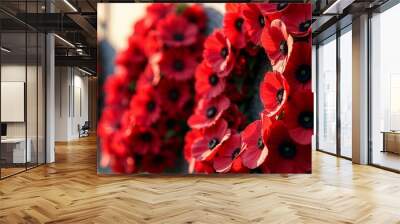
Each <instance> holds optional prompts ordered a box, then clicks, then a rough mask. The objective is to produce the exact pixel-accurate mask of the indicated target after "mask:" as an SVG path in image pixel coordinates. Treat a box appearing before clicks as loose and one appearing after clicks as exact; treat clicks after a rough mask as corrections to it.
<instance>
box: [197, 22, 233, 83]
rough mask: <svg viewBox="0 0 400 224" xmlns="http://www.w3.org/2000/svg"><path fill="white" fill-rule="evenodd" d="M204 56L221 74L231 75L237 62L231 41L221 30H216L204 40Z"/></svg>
mask: <svg viewBox="0 0 400 224" xmlns="http://www.w3.org/2000/svg"><path fill="white" fill-rule="evenodd" d="M203 58H204V60H205V61H206V62H207V64H208V65H209V66H210V67H211V68H212V69H213V70H214V71H215V72H217V73H218V75H219V76H221V77H225V76H227V75H229V73H230V72H231V71H232V69H233V66H234V64H235V55H234V53H233V51H232V48H231V43H230V41H229V40H228V39H227V38H226V37H225V36H224V34H223V32H222V31H221V30H217V31H214V33H212V34H211V35H210V36H208V38H207V39H206V41H205V42H204V51H203Z"/></svg>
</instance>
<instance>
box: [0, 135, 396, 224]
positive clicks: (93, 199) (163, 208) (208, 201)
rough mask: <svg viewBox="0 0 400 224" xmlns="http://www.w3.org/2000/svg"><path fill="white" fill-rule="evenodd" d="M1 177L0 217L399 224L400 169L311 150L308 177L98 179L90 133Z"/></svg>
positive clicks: (37, 220)
mask: <svg viewBox="0 0 400 224" xmlns="http://www.w3.org/2000/svg"><path fill="white" fill-rule="evenodd" d="M56 151H57V153H56V158H57V162H56V163H55V164H51V165H47V166H41V167H39V168H36V169H33V170H30V171H28V172H25V173H22V174H19V175H16V176H13V177H10V178H7V179H5V180H2V181H0V223H44V222H48V223H220V224H225V223H374V224H375V223H385V224H386V223H400V175H399V174H395V173H391V172H387V171H384V170H380V169H377V168H374V167H369V166H358V165H352V164H351V163H350V162H349V161H347V160H343V159H337V158H336V157H332V156H330V155H326V154H323V153H317V152H316V153H314V155H313V160H314V161H313V174H312V175H290V176H288V177H285V176H279V175H267V176H240V177H238V176H235V177H232V176H231V177H223V178H216V177H158V178H154V177H126V176H112V177H99V176H97V174H96V165H95V161H96V143H95V139H94V138H93V137H92V138H85V139H84V140H81V141H77V142H72V143H70V144H58V145H57V150H56Z"/></svg>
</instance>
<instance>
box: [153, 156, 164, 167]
mask: <svg viewBox="0 0 400 224" xmlns="http://www.w3.org/2000/svg"><path fill="white" fill-rule="evenodd" d="M153 162H154V164H157V165H158V164H163V163H164V162H165V159H164V157H163V156H161V155H156V156H154V158H153Z"/></svg>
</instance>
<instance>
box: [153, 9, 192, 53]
mask: <svg viewBox="0 0 400 224" xmlns="http://www.w3.org/2000/svg"><path fill="white" fill-rule="evenodd" d="M157 30H158V32H159V34H160V38H161V40H162V41H163V42H164V43H165V44H166V45H167V46H170V47H181V46H188V45H191V44H193V43H194V42H195V41H196V38H197V32H198V30H197V27H196V25H194V24H191V23H189V22H188V21H187V20H186V18H185V17H183V16H178V15H175V14H170V15H168V16H167V17H166V18H165V19H163V20H161V21H160V23H159V24H158V27H157Z"/></svg>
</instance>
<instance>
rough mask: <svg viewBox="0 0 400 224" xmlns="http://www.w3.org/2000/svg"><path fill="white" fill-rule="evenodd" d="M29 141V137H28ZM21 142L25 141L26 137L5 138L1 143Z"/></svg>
mask: <svg viewBox="0 0 400 224" xmlns="http://www.w3.org/2000/svg"><path fill="white" fill-rule="evenodd" d="M28 141H29V139H28ZM20 142H25V138H5V139H1V143H14V144H15V143H20Z"/></svg>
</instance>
